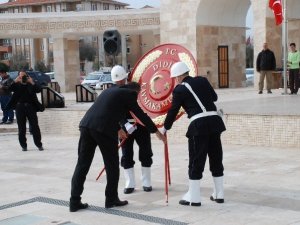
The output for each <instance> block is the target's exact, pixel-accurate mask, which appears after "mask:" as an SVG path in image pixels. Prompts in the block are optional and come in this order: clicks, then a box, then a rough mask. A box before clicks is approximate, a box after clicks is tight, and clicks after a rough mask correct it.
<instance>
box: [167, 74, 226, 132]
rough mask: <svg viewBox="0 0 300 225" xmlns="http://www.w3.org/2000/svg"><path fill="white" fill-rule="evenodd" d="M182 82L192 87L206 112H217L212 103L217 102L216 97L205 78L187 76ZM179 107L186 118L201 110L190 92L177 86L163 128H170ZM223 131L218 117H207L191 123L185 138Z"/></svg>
mask: <svg viewBox="0 0 300 225" xmlns="http://www.w3.org/2000/svg"><path fill="white" fill-rule="evenodd" d="M183 82H186V83H188V84H189V85H190V86H191V87H192V89H193V91H194V92H195V94H196V95H197V96H198V98H199V99H200V101H201V102H202V104H203V105H204V107H205V108H206V111H216V110H217V108H216V106H215V104H214V102H215V101H217V99H218V96H217V94H216V92H215V91H214V89H213V87H212V86H211V85H210V83H209V82H208V80H207V79H206V78H205V77H190V76H188V77H185V78H184V80H183ZM181 106H182V107H183V108H184V110H185V112H186V113H187V115H188V118H191V117H192V116H194V115H196V114H198V113H201V112H202V109H201V108H200V106H199V104H198V103H197V101H196V100H195V98H194V96H193V95H192V94H191V92H190V91H189V90H188V89H187V88H186V87H185V86H184V85H182V84H179V85H177V86H176V87H175V89H174V90H173V100H172V106H171V108H170V110H169V111H168V114H167V117H166V120H165V122H164V127H165V128H166V129H167V130H169V129H170V128H171V127H172V125H173V122H174V121H175V119H176V115H177V113H178V111H179V109H180V107H181ZM224 130H226V128H225V125H224V123H223V120H222V118H221V117H220V116H218V115H215V116H207V117H201V118H198V119H195V120H194V121H192V122H191V123H190V125H189V127H188V131H187V133H186V136H187V137H189V136H197V135H203V134H212V133H221V132H223V131H224Z"/></svg>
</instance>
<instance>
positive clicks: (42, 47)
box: [40, 43, 44, 51]
mask: <svg viewBox="0 0 300 225" xmlns="http://www.w3.org/2000/svg"><path fill="white" fill-rule="evenodd" d="M40 50H41V51H44V43H41V46H40Z"/></svg>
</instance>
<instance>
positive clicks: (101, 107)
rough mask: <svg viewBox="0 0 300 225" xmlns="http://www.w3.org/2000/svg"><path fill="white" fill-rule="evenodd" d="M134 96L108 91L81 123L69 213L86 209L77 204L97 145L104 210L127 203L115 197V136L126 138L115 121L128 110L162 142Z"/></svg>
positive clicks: (116, 89)
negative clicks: (103, 182) (104, 179)
mask: <svg viewBox="0 0 300 225" xmlns="http://www.w3.org/2000/svg"><path fill="white" fill-rule="evenodd" d="M137 96H138V93H137V91H136V90H131V89H129V88H119V87H111V88H108V89H106V90H104V91H103V92H102V93H101V94H100V95H99V97H98V98H97V100H96V102H95V103H94V104H93V105H92V106H91V108H90V109H89V110H88V111H87V112H86V114H85V116H84V117H83V119H82V120H81V122H80V125H79V127H80V139H79V144H78V161H77V165H76V168H75V171H74V174H73V178H72V186H71V198H70V211H71V212H75V211H77V210H79V209H85V208H87V207H88V204H86V203H85V204H83V203H82V202H81V194H82V192H83V189H84V187H83V185H84V182H85V180H86V175H87V173H88V171H89V169H90V166H91V163H92V160H93V157H94V154H95V149H96V147H97V146H99V148H100V151H101V153H102V156H103V161H104V165H105V169H106V174H107V185H106V189H105V197H106V199H105V207H106V208H112V207H115V206H124V205H127V204H128V202H127V201H121V200H120V199H119V196H118V183H119V175H120V170H119V154H118V133H119V136H122V135H126V134H125V132H124V131H123V132H122V129H121V127H120V125H119V122H120V121H121V120H122V119H125V118H126V113H127V112H128V111H131V112H133V113H134V114H135V115H136V116H137V118H139V119H140V121H141V122H142V123H143V124H144V125H145V126H146V127H147V128H148V129H149V131H150V132H151V133H156V135H157V137H158V138H159V139H160V140H163V141H165V137H164V136H163V135H162V134H161V133H160V132H159V131H158V129H157V128H156V126H155V124H154V123H153V122H152V120H151V119H150V117H148V115H147V114H145V113H144V112H143V111H142V109H141V108H140V107H139V105H138V103H137Z"/></svg>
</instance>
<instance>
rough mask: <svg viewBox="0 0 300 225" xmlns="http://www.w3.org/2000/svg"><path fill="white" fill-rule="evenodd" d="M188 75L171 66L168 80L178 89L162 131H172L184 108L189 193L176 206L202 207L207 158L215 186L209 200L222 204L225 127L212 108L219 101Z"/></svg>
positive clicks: (181, 64) (185, 70)
mask: <svg viewBox="0 0 300 225" xmlns="http://www.w3.org/2000/svg"><path fill="white" fill-rule="evenodd" d="M188 73H189V68H188V66H187V65H186V64H185V63H184V62H177V63H174V64H173V66H172V67H171V77H174V78H175V79H176V81H177V83H178V85H177V86H176V87H175V89H174V90H173V100H172V106H171V108H170V109H169V111H168V113H167V116H166V119H165V121H164V126H163V131H162V132H163V133H165V132H166V131H167V130H169V129H171V127H172V125H173V122H174V121H175V119H176V115H177V114H178V112H179V110H180V107H183V108H184V110H185V112H186V113H187V115H188V118H189V119H190V121H191V122H190V124H189V127H188V130H187V133H186V136H187V138H188V142H189V170H188V175H189V190H188V192H187V193H186V194H185V195H184V196H183V198H182V200H180V201H179V204H181V205H192V206H201V196H200V179H202V173H203V171H204V167H205V161H206V157H207V155H208V158H209V164H210V171H211V173H212V176H213V180H214V184H215V185H214V192H213V194H212V196H211V200H213V201H216V202H218V203H223V202H224V191H223V171H224V167H223V163H222V161H223V151H222V144H221V138H220V136H221V133H222V132H223V131H225V125H224V123H223V120H222V118H221V117H220V116H219V115H218V113H217V108H216V106H215V104H214V102H215V101H217V99H218V97H217V94H216V93H215V91H214V89H213V88H212V86H211V85H210V84H209V82H208V80H207V79H206V78H205V77H200V76H198V77H190V76H189V75H188Z"/></svg>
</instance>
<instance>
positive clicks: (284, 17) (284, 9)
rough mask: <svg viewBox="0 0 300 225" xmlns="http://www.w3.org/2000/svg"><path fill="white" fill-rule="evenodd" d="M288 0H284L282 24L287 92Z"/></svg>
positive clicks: (285, 88)
mask: <svg viewBox="0 0 300 225" xmlns="http://www.w3.org/2000/svg"><path fill="white" fill-rule="evenodd" d="M286 16H287V14H286V0H283V24H282V45H283V89H284V93H283V94H287V54H286V53H287V23H288V21H287V18H286Z"/></svg>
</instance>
